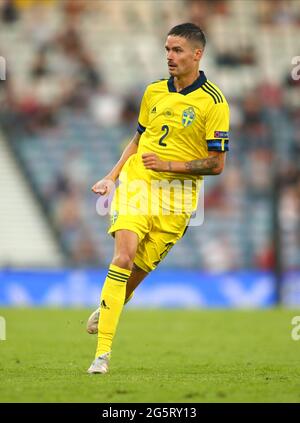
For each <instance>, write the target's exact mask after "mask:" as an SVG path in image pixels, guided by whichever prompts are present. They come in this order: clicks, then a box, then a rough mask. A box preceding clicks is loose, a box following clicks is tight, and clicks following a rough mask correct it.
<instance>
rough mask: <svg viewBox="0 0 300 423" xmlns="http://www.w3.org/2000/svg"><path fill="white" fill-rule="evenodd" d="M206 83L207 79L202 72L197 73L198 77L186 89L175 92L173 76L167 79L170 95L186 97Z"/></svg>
mask: <svg viewBox="0 0 300 423" xmlns="http://www.w3.org/2000/svg"><path fill="white" fill-rule="evenodd" d="M206 81H207V78H206V76H205V74H204V72H203V71H200V72H199V77H198V78H197V79H196V81H194V82H193V83H192V84H191V85H189V86H188V87H185V88H183V90H181V91H178V92H177V91H176V88H175V85H174V76H171V78H169V79H168V88H169V92H170V93H177V94H182V95H186V94H189V93H191V92H192V91H195V90H197V89H198V88H200V87H202V85H203V84H205V82H206Z"/></svg>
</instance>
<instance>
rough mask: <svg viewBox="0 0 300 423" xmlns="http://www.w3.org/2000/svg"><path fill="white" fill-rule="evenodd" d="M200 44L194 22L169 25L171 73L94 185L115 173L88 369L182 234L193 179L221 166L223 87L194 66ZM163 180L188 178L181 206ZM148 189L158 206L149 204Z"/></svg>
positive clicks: (93, 369)
mask: <svg viewBox="0 0 300 423" xmlns="http://www.w3.org/2000/svg"><path fill="white" fill-rule="evenodd" d="M205 44H206V38H205V35H204V33H203V31H202V30H201V29H200V28H199V27H198V26H196V25H194V24H191V23H185V24H181V25H177V26H175V27H174V28H172V29H171V30H170V31H169V33H168V36H167V40H166V44H165V49H166V56H167V62H168V68H169V74H170V78H169V79H166V80H159V81H157V82H154V83H152V84H150V85H148V87H147V88H146V90H145V93H144V96H143V99H142V102H141V108H140V114H139V119H138V127H137V132H136V134H135V135H134V137H133V139H132V140H131V142H130V143H129V144H128V146H127V147H126V148H125V150H124V152H123V154H122V156H121V158H120V160H119V161H118V163H117V164H116V165H115V167H114V168H113V169H112V170H111V172H110V173H109V174H108V175H107V176H105V178H104V179H102V180H100V181H98V182H97V183H96V184H95V185H94V186H93V188H92V190H93V191H94V192H95V193H96V194H100V195H107V194H109V193H110V192H111V190H112V187H113V186H114V183H115V182H116V180H117V179H118V178H119V181H120V185H119V186H118V188H117V189H116V191H115V192H114V198H113V201H112V205H111V226H110V228H109V231H108V232H109V233H110V234H112V235H113V236H114V239H115V251H114V256H113V259H112V262H111V265H110V266H109V270H108V273H107V277H106V279H105V283H104V286H103V289H102V292H101V298H100V308H99V309H98V310H96V311H95V312H94V313H93V314H92V315H91V316H90V318H89V320H88V325H87V330H88V332H89V333H97V332H98V345H97V350H96V356H95V360H94V361H93V362H92V364H91V366H90V368H89V369H88V373H106V372H107V371H108V364H109V359H110V355H111V346H112V341H113V337H114V335H115V333H116V330H117V325H118V321H119V317H120V314H121V311H122V309H123V306H124V303H126V302H127V301H129V300H130V298H131V297H132V295H133V292H134V290H135V288H136V287H137V286H138V285H139V283H140V282H141V281H143V279H145V277H146V276H147V275H148V273H149V272H151V271H152V270H154V269H155V268H156V266H157V265H158V264H159V262H160V261H161V260H162V259H163V258H164V257H165V256H166V255H167V253H168V252H169V250H170V249H171V248H172V247H173V245H174V244H175V243H176V242H177V241H178V240H179V239H180V238H181V237H182V236H183V235H184V233H185V229H186V227H187V224H188V222H189V219H190V217H191V214H192V211H193V210H195V208H196V207H197V198H198V192H199V187H200V186H199V181H200V182H201V181H202V180H203V176H204V175H218V174H220V173H221V172H222V171H223V168H224V163H225V155H226V151H228V141H229V139H228V131H229V107H228V104H227V101H226V99H225V97H224V95H223V94H222V92H221V90H220V89H219V88H218V87H217V86H216V85H215V84H213V83H212V82H210V81H209V80H208V79H207V78H206V76H205V74H204V72H203V71H199V63H200V60H201V58H202V55H203V52H204V48H205ZM135 181H138V182H140V185H139V187H140V186H142V187H143V189H142V190H140V191H139V192H136V190H135V189H128V190H127V194H128V193H129V194H128V196H127V197H126V196H125V197H124V196H123V197H122V196H121V195H120V192H119V191H120V189H121V188H122V187H123V189H124V187H125V188H126V187H127V188H128V187H129V185H130V184H131V183H133V185H134V182H135ZM162 181H166V182H167V183H173V182H174V181H177V183H179V184H182V185H181V186H183V184H184V183H185V182H186V181H189V182H190V185H189V188H188V189H187V190H185V191H184V195H187V196H189V197H190V202H189V201H187V203H186V204H187V205H186V206H185V207H181V206H182V203H183V202H184V201H182V197H181V196H180V195H178V191H177V190H176V189H175V190H174V191H172V192H173V195H170V197H169V202H167V201H166V199H165V198H164V188H158V189H155V188H154V184H153V182H158V183H160V182H162ZM134 186H135V187H136V186H137V185H134ZM161 186H163V184H162V185H161ZM125 191H126V190H125ZM133 197H135V199H136V198H138V200H139V201H140V207H137V206H136V204H135V205H134V202H132V201H131V200H133ZM149 197H151V199H152V200H154V206H155V207H154V208H155V209H156V210H157V209H158V213H153V212H152V209H151V210H150V209H149V207H148V205H149V201H148V199H149ZM124 198H125V199H124ZM145 204H146V211H145V208H144V206H145ZM151 204H152V203H151ZM125 206H127V208H126V207H125ZM141 208H142V209H143V210H142V211H141ZM124 210H125V211H124ZM149 210H150V211H149ZM166 211H167V213H166Z"/></svg>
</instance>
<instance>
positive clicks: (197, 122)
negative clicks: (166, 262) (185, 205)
mask: <svg viewBox="0 0 300 423" xmlns="http://www.w3.org/2000/svg"><path fill="white" fill-rule="evenodd" d="M137 130H138V132H139V133H140V134H141V138H140V142H139V147H138V151H137V153H136V154H134V155H133V156H131V157H130V158H129V160H128V161H127V162H126V164H125V166H124V167H123V170H122V172H121V175H120V181H121V182H122V179H124V175H125V174H126V181H127V182H128V181H131V180H137V179H142V180H144V181H147V182H148V183H150V182H151V181H154V180H167V181H173V180H176V181H186V180H190V181H193V182H192V188H191V190H190V194H191V197H192V206H191V208H192V209H193V210H195V208H196V206H197V198H198V191H199V188H200V184H199V183H197V181H198V182H199V181H201V180H202V179H203V177H202V176H197V175H187V174H176V173H173V172H155V171H152V170H149V169H145V167H144V165H143V162H142V159H141V155H142V154H143V153H147V152H153V153H156V154H157V155H158V156H159V157H160V158H161V159H162V160H166V161H191V160H196V159H202V158H206V157H207V156H208V151H220V152H222V151H228V142H229V107H228V103H227V101H226V99H225V97H224V95H223V94H222V92H221V91H220V89H219V88H218V87H217V86H216V85H214V84H213V83H212V82H210V81H209V80H207V78H206V76H205V74H204V72H203V71H200V73H199V77H198V79H197V80H196V81H195V82H194V83H193V84H192V85H190V86H188V87H186V88H184V89H183V90H182V91H180V92H176V88H175V86H174V79H173V77H171V78H170V79H168V80H160V81H157V82H154V83H152V84H150V85H148V87H147V88H146V91H145V93H144V96H143V99H142V102H141V107H140V113H139V119H138V128H137ZM187 192H188V191H185V195H186V193H187ZM175 197H176V195H175ZM175 197H173V198H172V201H171V205H165V207H166V208H169V209H170V210H173V209H174V208H176V204H175V203H176V198H175ZM180 202H181V199H180Z"/></svg>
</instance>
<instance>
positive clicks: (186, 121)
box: [181, 107, 196, 128]
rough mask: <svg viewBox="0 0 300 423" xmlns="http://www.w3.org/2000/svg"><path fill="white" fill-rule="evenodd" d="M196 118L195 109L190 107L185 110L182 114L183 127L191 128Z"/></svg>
mask: <svg viewBox="0 0 300 423" xmlns="http://www.w3.org/2000/svg"><path fill="white" fill-rule="evenodd" d="M195 117H196V113H195V110H194V109H193V107H189V108H188V109H185V110H184V111H183V112H182V119H181V122H182V125H183V126H184V127H185V128H186V127H187V126H190V125H191V124H192V123H193V122H194V120H195Z"/></svg>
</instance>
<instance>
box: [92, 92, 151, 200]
mask: <svg viewBox="0 0 300 423" xmlns="http://www.w3.org/2000/svg"><path fill="white" fill-rule="evenodd" d="M148 96H149V92H148V89H146V91H145V92H144V95H143V98H142V102H141V107H140V113H139V118H138V127H137V132H136V134H135V136H134V137H133V139H132V140H131V141H130V143H129V144H128V145H127V147H126V148H125V150H124V151H123V154H122V156H121V158H120V160H119V161H118V163H117V164H116V165H115V166H114V168H113V169H112V170H111V171H110V172H109V174H108V175H106V176H105V177H104V178H103V179H101V180H100V181H98V182H96V183H95V185H94V186H93V187H92V191H93V192H94V193H95V194H100V195H105V194H109V193H110V191H111V189H112V188H113V187H114V184H115V182H116V180H117V178H118V177H119V175H120V172H121V170H122V167H123V166H124V164H125V163H126V161H127V160H128V159H129V157H130V156H132V155H133V154H135V153H136V152H137V149H138V145H139V141H140V138H141V135H142V134H143V132H144V131H145V130H146V127H147V122H148V116H149V106H148Z"/></svg>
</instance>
